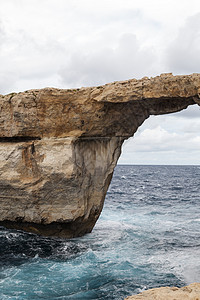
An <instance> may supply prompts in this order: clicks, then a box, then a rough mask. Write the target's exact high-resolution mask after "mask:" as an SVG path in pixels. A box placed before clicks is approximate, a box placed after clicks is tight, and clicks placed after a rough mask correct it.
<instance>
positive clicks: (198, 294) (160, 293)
mask: <svg viewBox="0 0 200 300" xmlns="http://www.w3.org/2000/svg"><path fill="white" fill-rule="evenodd" d="M126 300H200V283H192V284H190V285H188V286H185V287H182V288H177V287H161V288H157V289H151V290H148V291H145V292H143V293H141V294H138V295H135V296H130V297H127V298H126Z"/></svg>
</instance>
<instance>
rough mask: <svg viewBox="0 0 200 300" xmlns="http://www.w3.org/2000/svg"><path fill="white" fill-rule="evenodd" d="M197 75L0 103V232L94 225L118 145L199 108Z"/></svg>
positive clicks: (81, 229) (58, 232)
mask: <svg viewBox="0 0 200 300" xmlns="http://www.w3.org/2000/svg"><path fill="white" fill-rule="evenodd" d="M199 95H200V74H193V75H188V76H173V75H171V74H163V75H161V76H157V77H155V78H150V79H149V78H147V77H145V78H143V79H141V80H136V79H132V80H127V81H122V82H114V83H111V84H106V85H104V86H99V87H89V88H81V89H74V90H70V89H69V90H60V89H55V88H45V89H41V90H29V91H26V92H22V93H12V94H9V95H5V96H3V95H1V96H0V108H1V110H0V172H1V177H0V212H1V214H0V225H2V226H5V227H7V228H16V229H22V230H25V231H29V232H34V233H37V234H42V235H47V236H59V237H67V238H70V237H75V236H80V235H83V234H85V233H88V232H91V230H92V228H93V226H94V225H95V222H96V221H97V219H98V217H99V215H100V213H101V210H102V207H103V202H104V198H105V195H106V192H107V189H108V186H109V183H110V181H111V178H112V174H113V170H114V167H115V165H116V163H117V160H118V158H119V156H120V153H121V146H122V143H123V141H124V140H125V139H127V138H129V137H130V136H133V135H134V133H135V132H136V130H137V128H138V127H139V126H140V125H141V124H142V123H143V122H144V120H145V119H147V118H148V117H149V116H150V115H159V114H167V113H172V112H177V111H180V110H182V109H185V108H187V107H188V106H189V105H193V104H196V103H197V104H200V99H199Z"/></svg>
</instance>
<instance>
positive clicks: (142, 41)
mask: <svg viewBox="0 0 200 300" xmlns="http://www.w3.org/2000/svg"><path fill="white" fill-rule="evenodd" d="M199 20H200V1H199V0H120V1H119V0H111V1H109V0H101V1H100V0H99V1H96V0H0V66H1V67H0V93H1V94H6V93H10V92H13V91H16V92H18V91H24V90H27V89H33V88H43V87H47V86H51V87H59V88H75V87H81V86H95V85H100V84H104V83H108V82H112V81H115V80H125V79H129V78H138V79H139V78H141V77H143V76H156V75H159V74H160V73H165V72H173V74H174V75H177V74H191V73H195V72H196V73H198V72H200V21H199ZM199 128H200V107H198V106H193V107H191V108H188V109H187V110H185V111H182V112H180V113H178V114H171V115H165V116H157V117H150V118H149V119H148V120H146V121H145V123H144V124H143V125H142V126H141V127H140V128H139V130H138V132H137V133H136V134H135V136H134V138H131V139H129V140H128V141H126V142H125V145H124V147H123V154H122V156H121V158H120V161H119V162H120V163H126V164H129V163H133V164H200V132H199Z"/></svg>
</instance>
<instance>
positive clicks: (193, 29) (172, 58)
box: [167, 13, 200, 74]
mask: <svg viewBox="0 0 200 300" xmlns="http://www.w3.org/2000/svg"><path fill="white" fill-rule="evenodd" d="M199 19H200V13H197V14H196V15H194V16H192V17H189V18H188V19H187V21H186V23H185V25H184V26H183V27H182V28H180V30H179V33H178V36H177V37H176V38H175V39H174V41H173V42H172V43H171V44H170V46H169V47H168V49H167V64H168V65H169V68H170V69H171V70H172V71H173V72H175V73H179V74H189V73H195V72H197V73H198V72H199V70H200V55H199V53H200V26H199Z"/></svg>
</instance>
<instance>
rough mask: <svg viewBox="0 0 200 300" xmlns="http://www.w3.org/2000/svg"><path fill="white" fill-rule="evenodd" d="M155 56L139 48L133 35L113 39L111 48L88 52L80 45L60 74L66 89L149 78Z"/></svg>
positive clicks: (147, 50)
mask: <svg viewBox="0 0 200 300" xmlns="http://www.w3.org/2000/svg"><path fill="white" fill-rule="evenodd" d="M154 59H155V55H154V53H153V50H152V49H148V48H146V49H145V48H142V47H140V45H139V43H138V41H137V38H136V36H135V35H133V34H124V35H123V36H121V37H117V38H116V42H115V43H114V45H113V47H111V46H107V45H106V44H103V45H101V43H99V46H98V45H97V46H96V47H94V48H93V49H88V47H87V45H81V46H80V47H79V48H78V49H76V50H75V51H74V53H73V54H72V55H71V58H70V60H69V61H68V62H67V64H66V65H65V66H63V68H62V69H61V71H60V74H61V76H62V78H63V81H64V82H65V83H67V84H68V85H72V86H80V85H99V84H104V83H106V82H110V81H115V80H123V79H124V80H125V79H127V78H133V77H141V76H143V75H144V74H147V75H150V74H151V73H152V70H153V61H154Z"/></svg>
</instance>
